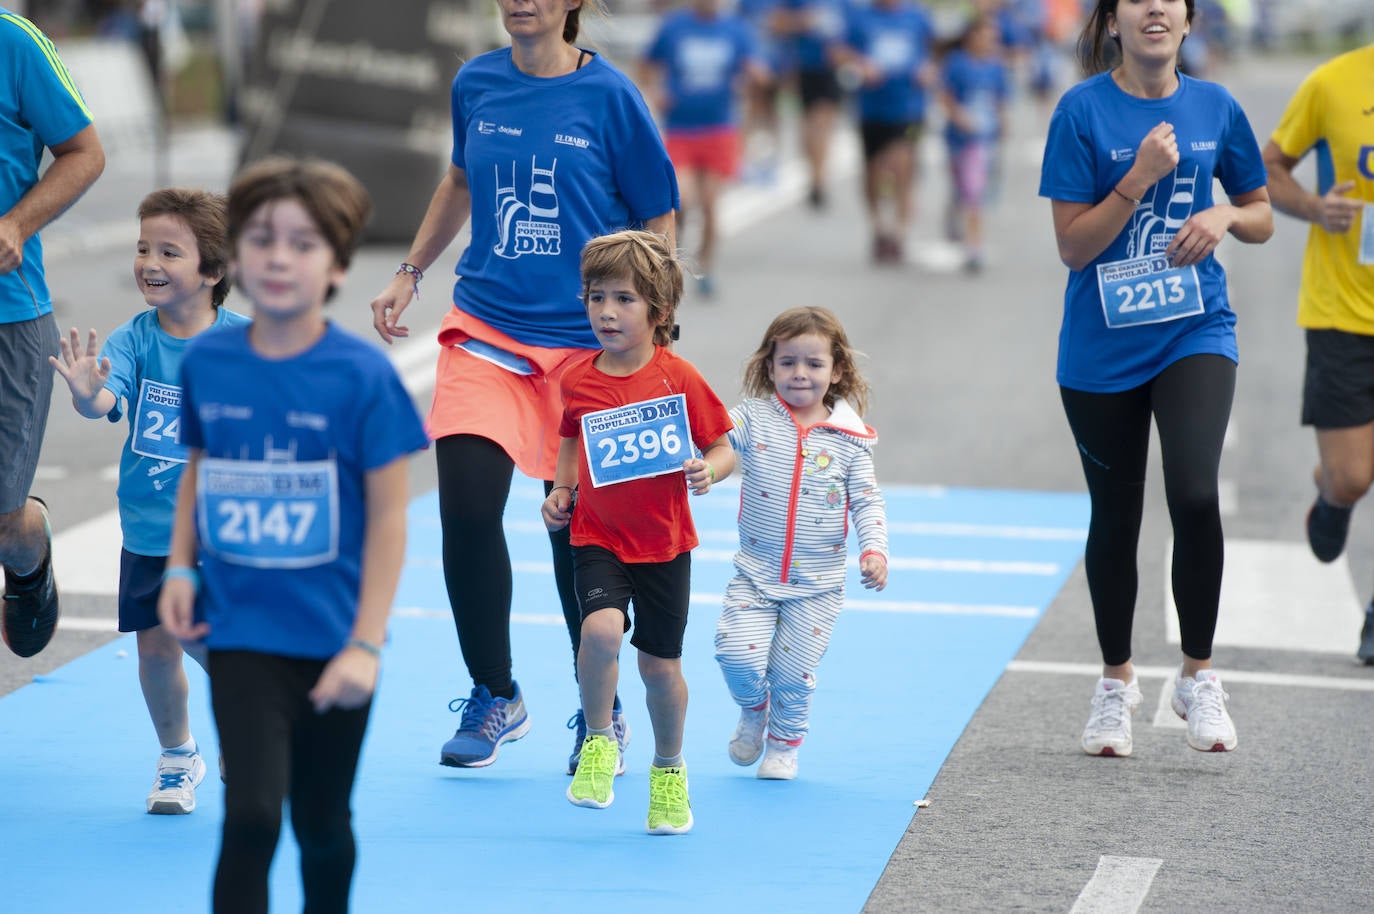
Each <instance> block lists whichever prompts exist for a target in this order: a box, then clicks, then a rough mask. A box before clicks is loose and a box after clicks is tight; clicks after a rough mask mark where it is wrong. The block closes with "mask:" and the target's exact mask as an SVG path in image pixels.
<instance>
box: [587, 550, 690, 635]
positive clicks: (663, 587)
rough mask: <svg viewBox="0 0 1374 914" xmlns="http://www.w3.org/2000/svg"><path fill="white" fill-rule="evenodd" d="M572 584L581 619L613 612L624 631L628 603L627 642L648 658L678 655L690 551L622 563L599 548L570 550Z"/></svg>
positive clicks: (684, 622) (687, 598)
mask: <svg viewBox="0 0 1374 914" xmlns="http://www.w3.org/2000/svg"><path fill="white" fill-rule="evenodd" d="M572 553H573V586H574V587H575V588H576V589H577V604H578V606H579V607H581V609H582V618H584V619H585V618H587V616H589V615H591V614H592V613H594V612H596V611H597V610H599V609H612V608H614V609H618V610H620V611H621V612H622V613H624V614H625V631H629V630H630V601H631V600H632V599H633V600H634V605H635V614H634V634H633V635H631V636H630V643H631V644H633V645H634V646H635V647H637V648H638V649H639V650H641V651H643V652H644V653H646V654H648V655H650V656H651V657H661V658H662V659H664V660H676V659H677V658H678V657H681V656H682V638H683V636H684V635H685V634H686V632H687V604H688V603H689V602H690V601H691V598H692V553H690V552H684V553H682V555H680V556H678V557H677V558H675V559H672V560H671V561H667V562H622V561H621V560H620V559H619V558H617V557H616V555H615V553H613V552H611V551H610V550H609V549H602V548H601V547H600V546H574V547H573V550H572Z"/></svg>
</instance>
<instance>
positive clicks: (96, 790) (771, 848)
mask: <svg viewBox="0 0 1374 914" xmlns="http://www.w3.org/2000/svg"><path fill="white" fill-rule="evenodd" d="M886 493H887V497H888V515H889V522H890V525H891V528H892V537H891V540H892V552H893V559H894V562H893V566H894V567H893V570H892V573H891V576H890V578H889V584H888V587H887V589H886V590H885V591H883V592H882V593H874V592H872V591H865V590H863V589H862V588H861V587H860V586H859V584H858V575H857V570H854V571H853V572H852V574H851V579H850V591H849V605H848V606H847V609H846V612H845V614H844V615H843V616H842V617H841V620H840V623H839V625H838V626H837V628H836V632H835V636H834V639H833V641H832V644H831V649H830V653H829V654H828V655H827V657H826V659H825V661H824V662H823V663H822V665H821V668H820V670H819V675H818V677H817V678H818V683H819V687H818V689H817V692H816V698H815V704H814V710H813V715H812V731H811V736H810V738H809V739H808V740H807V742H806V744H805V745H804V746H803V748H802V751H801V755H800V774H799V777H798V779H797V780H796V781H792V782H764V781H759V780H757V779H756V778H754V776H753V771H752V769H744V768H739V767H736V766H735V765H733V764H731V762H730V761H729V758H728V757H727V755H726V752H725V744H726V742H727V741H728V739H729V736H730V734H731V732H732V730H733V728H734V724H735V720H736V719H737V716H738V711H737V709H736V707H735V706H734V704H733V703H732V702H731V701H730V699H729V697H728V695H727V694H726V691H725V687H724V684H723V681H722V679H721V676H720V673H719V670H718V669H717V667H716V665H715V662H714V660H713V659H712V651H713V649H712V638H713V635H714V631H715V620H716V615H717V611H718V607H719V595H720V594H721V593H722V592H723V591H724V589H725V584H726V582H727V581H728V580H729V576H730V573H731V570H732V569H731V565H730V562H729V556H730V552H731V550H732V548H733V541H734V521H735V514H736V510H737V504H738V491H737V489H734V488H729V487H727V486H722V487H720V489H718V490H717V491H716V492H713V493H712V494H709V495H707V496H705V497H704V498H699V499H693V507H694V509H695V511H696V517H697V523H698V527H699V530H700V532H701V534H702V541H703V542H702V547H701V549H700V550H698V553H697V554H696V555H695V556H694V559H693V607H692V612H693V615H692V620H691V623H690V625H689V629H688V634H687V644H686V647H685V651H684V669H685V673H686V676H687V681H688V684H689V687H690V688H691V690H692V697H691V705H690V709H689V712H688V717H687V732H686V758H687V763H688V770H689V773H690V780H691V791H692V803H693V811H694V814H695V817H696V827H695V829H694V830H693V832H692V833H691V834H690V835H688V836H685V837H673V838H662V837H651V836H648V835H646V834H645V833H644V814H645V809H646V806H647V802H648V786H647V772H646V769H647V767H648V765H649V761H650V758H651V756H652V750H653V740H652V736H651V734H650V732H649V727H648V718H647V714H646V712H645V711H644V705H643V689H642V687H641V686H640V684H639V681H638V674H637V671H636V667H635V662H634V651H633V649H632V648H629V647H628V645H627V649H626V653H625V655H624V657H623V658H622V660H623V662H622V677H621V684H622V688H621V694H622V696H623V698H624V702H625V706H626V709H627V713H628V716H629V721H630V726H631V730H632V741H631V745H630V749H629V752H628V757H627V761H628V767H629V770H628V773H627V774H626V775H625V776H624V777H623V778H620V779H618V781H617V783H616V800H615V803H614V805H613V806H611V807H610V808H609V809H607V810H589V809H581V808H577V807H573V806H572V805H570V804H569V803H568V802H567V801H566V799H564V796H563V791H564V789H565V788H566V786H567V783H568V777H567V775H566V774H564V766H565V763H566V758H567V754H568V752H569V750H570V749H571V748H572V735H571V733H570V731H568V730H567V729H565V727H564V722H565V721H566V720H567V718H568V716H569V715H571V714H572V712H573V711H574V710H575V709H576V707H577V693H576V689H575V686H574V684H573V680H572V666H571V663H572V659H571V653H570V651H569V649H568V643H567V635H566V633H565V632H564V630H563V626H562V618H561V615H560V614H559V610H558V606H557V600H556V597H555V595H554V591H553V582H552V571H551V567H550V566H549V558H548V540H547V538H546V537H545V535H544V533H543V527H542V525H541V524H540V522H539V519H538V503H539V500H540V498H541V496H542V492H541V491H540V490H539V488H538V486H537V484H534V483H530V482H528V481H517V483H516V485H515V489H514V491H513V493H512V496H511V502H510V509H509V511H508V514H507V529H508V532H509V536H510V543H511V552H512V560H513V562H514V564H515V567H516V583H515V604H516V605H515V612H516V620H515V623H514V625H513V626H512V635H513V640H514V647H513V650H514V657H515V672H516V676H517V678H518V680H519V682H520V685H521V687H522V689H523V690H524V693H525V699H526V703H527V705H528V707H529V710H530V715H531V719H532V722H533V729H532V731H531V733H530V735H529V736H528V737H526V738H525V739H524V740H522V741H520V742H518V743H513V744H508V745H507V746H506V747H504V748H503V750H502V754H501V757H500V759H499V761H498V762H497V763H496V764H495V765H494V766H493V767H491V768H487V769H485V770H478V771H462V770H457V769H450V768H443V767H440V766H439V765H438V757H439V747H440V745H441V744H442V743H443V741H444V740H445V739H446V738H447V737H448V736H449V735H450V734H451V733H452V731H453V729H454V728H455V727H456V726H457V715H456V714H451V713H450V712H449V711H448V709H447V702H448V700H449V699H450V698H454V697H459V696H465V695H466V694H467V691H468V689H469V688H470V687H471V683H470V682H469V681H468V679H467V677H466V674H465V672H464V670H463V667H462V663H461V660H460V658H459V654H458V646H457V638H456V636H455V635H454V632H453V625H452V620H451V618H450V617H449V615H448V611H447V609H446V606H447V602H446V599H445V597H444V589H443V582H442V573H441V570H440V567H439V543H438V529H437V520H436V514H437V496H435V495H434V494H433V493H431V494H428V495H425V496H422V497H420V498H417V499H416V500H415V501H414V502H413V503H412V505H411V509H410V518H411V521H410V540H409V548H408V558H407V565H406V569H405V573H404V575H403V578H402V582H401V588H400V592H399V594H398V596H397V603H396V605H397V612H396V615H395V617H394V619H393V622H392V625H391V641H390V644H389V646H388V648H387V652H386V659H385V665H384V670H383V680H382V685H381V688H380V691H379V694H378V699H377V704H376V707H375V709H374V713H373V718H372V721H373V722H372V727H371V729H370V731H369V734H368V741H367V744H366V747H365V750H364V758H363V763H362V769H361V773H360V775H359V779H358V784H357V787H356V790H355V794H354V808H355V830H356V832H357V834H358V839H359V847H360V857H359V865H358V870H357V874H356V877H355V880H354V892H353V901H354V909H355V910H357V911H360V912H377V911H405V912H420V911H437V910H457V909H462V910H473V911H540V912H543V911H559V912H582V911H588V912H591V911H597V912H600V911H605V910H625V911H644V910H654V911H657V912H665V914H671V912H698V911H700V912H706V911H710V912H716V911H744V910H759V911H761V910H775V909H778V907H779V904H780V902H779V901H778V899H786V905H787V907H788V909H789V910H793V911H802V912H806V911H815V912H826V914H834V912H846V911H854V912H856V911H858V910H859V909H860V908H861V907H862V906H863V904H864V901H865V900H866V898H867V897H868V894H869V892H870V891H871V890H872V888H873V886H874V884H875V883H876V882H877V880H878V877H879V876H880V875H881V873H882V871H883V867H884V866H885V865H886V863H887V860H888V857H889V856H890V854H891V853H892V850H893V849H894V847H895V846H896V844H897V842H898V841H899V840H900V839H901V836H902V834H903V833H904V831H905V829H906V827H907V825H908V823H909V821H910V819H911V816H912V814H913V812H914V811H915V810H914V807H913V805H912V804H913V803H914V802H915V801H916V800H919V799H921V798H922V797H923V796H924V795H925V793H926V791H927V790H928V789H929V787H930V784H931V782H932V781H933V780H934V778H935V775H936V773H937V772H938V771H939V768H940V766H941V764H942V763H943V762H944V760H945V758H946V757H947V755H948V753H949V751H950V749H951V748H952V747H953V745H954V743H955V741H956V740H957V739H958V738H959V735H960V733H961V732H962V731H963V729H964V727H965V725H966V724H967V723H968V721H969V719H970V718H971V717H972V715H973V713H974V711H975V710H976V709H977V707H978V705H979V703H980V702H981V701H982V700H983V698H984V697H985V696H986V694H987V692H988V690H989V689H990V688H991V687H992V685H993V684H994V683H995V682H996V681H997V678H998V676H1000V675H1001V673H1002V671H1003V669H1004V667H1005V665H1006V663H1007V662H1008V661H1009V660H1010V659H1012V657H1014V656H1015V654H1016V652H1017V650H1018V649H1019V648H1020V646H1021V644H1022V642H1023V641H1024V640H1025V638H1026V637H1027V635H1029V633H1030V631H1031V630H1032V629H1033V628H1034V626H1035V624H1036V622H1037V621H1038V619H1039V617H1040V614H1041V613H1043V611H1044V609H1045V607H1046V606H1048V604H1049V602H1050V601H1051V600H1052V599H1053V598H1054V595H1055V594H1056V593H1057V592H1058V591H1059V589H1060V587H1061V586H1062V584H1063V582H1064V579H1065V578H1066V577H1067V575H1068V574H1069V573H1070V571H1071V570H1072V569H1073V567H1074V565H1075V564H1076V562H1077V561H1078V559H1079V558H1080V557H1081V554H1082V544H1083V536H1084V533H1085V529H1084V528H1085V527H1086V524H1087V513H1088V508H1087V499H1086V497H1083V496H1079V495H1060V494H1044V493H1028V492H1011V491H971V490H957V489H949V490H946V489H938V488H902V487H892V488H889V489H887V490H886ZM114 545H115V544H111V548H114ZM851 551H853V550H851ZM110 602H111V610H113V599H111V601H110ZM121 652H123V653H124V654H125V656H123V657H121V656H120V653H121ZM134 653H135V646H134V642H133V638H132V637H131V636H130V637H125V638H121V639H119V640H117V641H115V642H113V643H111V644H109V645H107V646H105V647H102V648H100V649H98V650H96V651H93V652H92V653H90V654H88V655H86V656H84V657H82V658H80V659H78V660H76V661H74V662H72V663H70V664H67V665H66V666H64V667H62V668H60V669H58V670H57V671H55V672H54V673H53V674H51V675H49V676H46V677H43V678H42V679H41V680H39V681H35V683H34V684H32V685H30V686H26V687H25V688H22V689H20V690H18V691H16V692H14V693H13V694H11V695H9V696H6V697H5V698H3V699H0V745H2V746H3V749H0V756H2V757H0V784H3V785H4V788H5V789H4V793H3V795H0V859H3V860H4V861H5V865H6V868H7V870H8V872H9V874H10V877H11V878H10V879H9V880H8V885H7V886H6V888H5V889H4V890H3V894H2V895H0V910H4V911H14V912H24V914H48V912H53V914H58V912H61V914H66V912H73V911H86V910H101V911H108V912H147V911H159V910H192V911H194V910H201V909H203V907H205V906H207V905H206V899H207V898H208V885H209V880H210V874H211V871H212V869H213V865H214V859H215V855H216V852H217V845H218V838H217V835H218V821H219V810H220V807H221V803H222V790H221V786H220V784H219V782H218V781H217V780H216V779H215V778H214V776H213V774H212V775H211V776H210V778H208V779H207V780H206V782H205V784H204V785H203V786H202V787H201V788H200V790H199V791H198V794H199V797H198V802H199V809H198V810H197V811H196V813H195V814H193V815H191V816H189V817H161V816H149V815H146V814H145V813H144V812H143V797H144V795H145V794H146V792H147V790H148V788H149V786H150V785H151V783H152V774H153V766H154V762H155V752H154V738H153V734H152V728H151V725H150V724H149V723H148V720H147V714H146V711H145V710H144V707H143V701H142V696H141V694H140V692H139V687H138V681H137V665H136V664H137V661H136V660H135V658H134ZM191 683H192V697H191V709H192V715H193V728H194V731H195V733H196V735H197V737H198V739H199V740H200V742H201V746H202V749H203V750H204V751H205V752H206V757H207V761H208V762H209V763H210V765H211V770H212V772H213V768H214V758H215V745H214V744H215V735H214V730H213V726H212V724H211V722H210V720H209V715H208V698H207V692H206V685H205V682H204V677H203V676H201V675H200V674H199V671H198V670H196V669H195V668H194V667H193V666H192V670H191ZM296 865H297V855H296V851H295V847H294V844H293V843H292V841H291V838H290V835H289V828H288V829H287V830H286V831H284V833H283V838H282V843H281V846H280V848H279V850H278V854H277V859H276V865H275V868H274V871H273V908H274V910H277V911H291V910H299V909H300V890H299V887H298V885H297V877H296ZM15 877H18V878H15Z"/></svg>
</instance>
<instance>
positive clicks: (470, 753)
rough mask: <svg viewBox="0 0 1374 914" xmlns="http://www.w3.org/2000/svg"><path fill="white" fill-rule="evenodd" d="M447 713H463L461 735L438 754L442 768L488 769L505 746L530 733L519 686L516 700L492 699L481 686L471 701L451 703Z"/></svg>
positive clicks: (454, 737) (474, 690)
mask: <svg viewBox="0 0 1374 914" xmlns="http://www.w3.org/2000/svg"><path fill="white" fill-rule="evenodd" d="M448 709H449V710H450V711H454V712H457V711H459V710H462V712H463V719H462V721H461V722H460V723H459V724H458V731H457V732H456V733H454V734H453V739H451V740H449V741H448V742H446V743H444V748H443V749H442V750H441V751H440V753H439V764H440V765H448V766H449V767H450V768H485V767H486V766H488V765H490V764H491V763H492V762H494V761H496V752H497V750H498V749H500V748H501V744H502V743H509V742H514V741H515V740H517V739H519V738H520V737H522V736H524V735H525V734H526V733H528V732H530V716H529V714H527V713H526V712H525V699H524V698H523V697H522V696H521V695H520V686H519V685H516V686H515V697H514V698H493V697H492V694H491V692H490V691H489V690H488V689H487V687H486V686H478V687H477V688H475V689H473V690H472V694H471V695H470V696H469V697H467V698H455V699H453V701H451V702H449V703H448Z"/></svg>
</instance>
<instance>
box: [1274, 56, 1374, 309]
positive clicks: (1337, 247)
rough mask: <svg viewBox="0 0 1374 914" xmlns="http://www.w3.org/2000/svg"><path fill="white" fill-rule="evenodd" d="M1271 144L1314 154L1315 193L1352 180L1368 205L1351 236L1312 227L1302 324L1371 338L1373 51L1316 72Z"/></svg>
mask: <svg viewBox="0 0 1374 914" xmlns="http://www.w3.org/2000/svg"><path fill="white" fill-rule="evenodd" d="M1273 141H1274V143H1275V144H1276V145H1277V146H1278V147H1279V148H1280V149H1281V150H1283V153H1284V155H1287V156H1290V157H1292V158H1295V159H1300V158H1302V157H1303V156H1305V155H1306V154H1307V153H1308V152H1309V151H1311V152H1315V153H1316V155H1317V192H1318V193H1322V194H1324V193H1326V191H1327V190H1329V189H1330V188H1331V186H1332V185H1333V184H1339V183H1341V182H1342V181H1354V182H1355V189H1354V190H1353V191H1352V192H1351V193H1350V194H1349V196H1350V197H1352V198H1353V199H1357V200H1363V201H1364V202H1365V207H1364V211H1363V213H1362V214H1361V217H1360V218H1358V219H1356V220H1355V224H1354V225H1353V226H1352V227H1351V228H1350V231H1348V232H1345V233H1343V234H1339V235H1333V234H1331V233H1329V232H1327V231H1326V230H1325V229H1323V228H1322V227H1321V226H1320V225H1318V224H1316V223H1314V224H1313V225H1312V227H1311V229H1310V230H1309V232H1308V235H1307V253H1306V254H1305V255H1304V256H1303V262H1302V291H1301V292H1300V293H1299V295H1298V324H1299V325H1300V326H1303V327H1307V328H1311V329H1315V330H1332V329H1334V330H1344V331H1346V332H1347V333H1359V334H1364V335H1368V336H1374V44H1370V45H1366V46H1365V47H1362V48H1359V49H1357V50H1354V51H1350V52H1349V53H1346V54H1342V55H1341V56H1339V57H1336V58H1334V59H1333V60H1330V61H1328V62H1327V63H1325V64H1322V65H1321V66H1320V67H1318V68H1317V69H1316V70H1314V71H1312V73H1311V75H1309V76H1308V77H1307V79H1305V80H1304V81H1303V83H1302V85H1301V86H1300V87H1299V88H1298V91H1297V93H1296V94H1295V95H1294V96H1293V99H1292V100H1291V101H1290V102H1289V103H1288V108H1287V110H1285V111H1284V113H1283V117H1282V119H1281V120H1280V121H1279V126H1278V127H1277V128H1276V129H1275V130H1274V135H1273Z"/></svg>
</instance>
